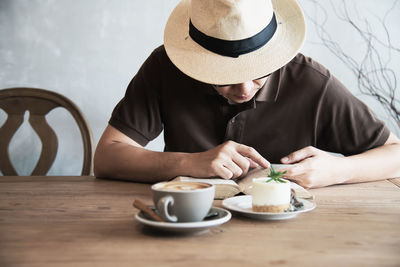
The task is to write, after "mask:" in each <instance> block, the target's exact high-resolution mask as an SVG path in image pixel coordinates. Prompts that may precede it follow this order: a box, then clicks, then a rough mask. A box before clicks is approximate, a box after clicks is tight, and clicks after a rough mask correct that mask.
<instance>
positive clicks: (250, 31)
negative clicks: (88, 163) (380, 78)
mask: <svg viewBox="0 0 400 267" xmlns="http://www.w3.org/2000/svg"><path fill="white" fill-rule="evenodd" d="M304 36H305V23H304V17H303V15H302V12H301V9H300V7H299V6H298V4H297V3H296V2H295V1H294V0H273V1H272V3H271V2H270V1H268V0H254V1H246V0H236V1H223V0H192V1H187V0H184V1H182V2H181V3H180V4H179V5H178V6H177V7H176V8H175V10H174V11H173V12H172V14H171V16H170V18H169V19H168V22H167V25H166V28H165V34H164V46H161V47H159V48H157V49H156V50H155V51H154V52H153V53H152V54H151V55H150V57H149V58H148V59H147V60H146V62H145V63H144V64H143V66H142V67H141V69H140V70H139V72H138V73H137V75H136V76H135V77H134V78H133V80H132V82H131V83H130V85H129V87H128V89H127V92H126V95H125V97H124V98H123V99H122V100H121V101H120V103H119V104H118V105H117V107H116V108H115V109H114V112H113V115H112V117H111V119H110V121H109V125H108V127H107V128H106V130H105V132H104V134H103V136H102V137H101V140H100V142H99V144H98V147H97V150H96V154H95V174H96V176H103V177H113V178H118V179H129V180H134V181H143V182H156V181H160V180H167V179H171V178H173V177H175V176H178V175H186V176H193V177H215V176H219V177H222V178H224V179H234V178H237V177H240V176H242V175H245V174H246V173H247V172H248V170H249V169H250V168H253V167H256V166H261V167H263V168H269V166H270V162H272V163H279V162H280V163H284V164H293V166H291V167H288V168H287V174H286V177H287V178H288V179H291V180H293V181H296V182H297V183H299V184H300V185H302V186H305V187H308V188H309V187H321V186H327V185H331V184H338V183H354V182H363V181H371V180H377V179H384V178H390V177H396V176H400V168H399V166H400V141H399V139H398V138H397V137H395V136H394V135H393V134H392V133H391V132H390V131H389V130H388V129H387V128H386V126H385V125H384V124H383V123H382V122H381V121H379V120H377V119H376V118H375V117H374V116H373V115H372V113H371V112H370V111H369V109H368V108H367V107H366V106H365V105H364V104H363V103H361V102H360V101H359V100H358V99H356V98H355V97H354V96H352V95H351V94H350V93H349V91H348V90H346V88H344V86H343V85H342V84H341V83H340V82H339V81H338V80H337V79H336V78H335V77H333V76H332V75H331V74H330V73H329V71H327V70H326V69H325V68H324V67H323V66H321V65H319V64H318V63H317V62H315V61H313V60H312V59H310V58H307V57H304V56H303V55H301V54H298V51H299V49H300V48H301V46H302V43H303V40H304ZM162 130H164V140H165V152H154V151H149V150H147V149H145V148H143V146H145V145H146V144H147V143H148V142H149V141H150V140H152V139H154V138H155V137H157V135H158V134H159V133H160V132H161V131H162ZM325 151H330V152H336V153H342V154H344V155H345V157H337V156H333V155H332V154H329V153H327V152H325Z"/></svg>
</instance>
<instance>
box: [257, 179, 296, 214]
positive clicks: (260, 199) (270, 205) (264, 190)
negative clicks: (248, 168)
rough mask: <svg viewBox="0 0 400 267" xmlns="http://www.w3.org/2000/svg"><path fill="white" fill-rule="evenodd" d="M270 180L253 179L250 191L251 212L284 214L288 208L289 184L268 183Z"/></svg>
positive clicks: (286, 181)
mask: <svg viewBox="0 0 400 267" xmlns="http://www.w3.org/2000/svg"><path fill="white" fill-rule="evenodd" d="M269 179H270V178H268V177H263V178H254V179H253V187H252V189H251V195H252V202H253V205H252V206H253V211H257V212H259V211H261V212H284V211H285V210H288V209H289V208H290V182H289V181H288V180H285V179H282V178H281V180H283V181H285V183H281V182H277V181H270V182H267V181H268V180H269Z"/></svg>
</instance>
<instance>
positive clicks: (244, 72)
mask: <svg viewBox="0 0 400 267" xmlns="http://www.w3.org/2000/svg"><path fill="white" fill-rule="evenodd" d="M190 2H191V1H190V0H183V1H181V2H180V3H179V4H178V5H177V6H176V7H175V9H174V10H173V11H172V13H171V15H170V17H169V19H168V21H167V24H166V26H165V31H164V46H165V50H166V52H167V55H168V57H169V58H170V60H171V61H172V63H174V65H175V66H176V67H177V68H178V69H179V70H181V71H182V72H183V73H185V74H186V75H188V76H190V77H192V78H194V79H196V80H199V81H201V82H205V83H209V84H236V83H242V82H245V81H251V80H254V79H257V78H259V77H262V76H264V75H266V74H269V73H271V72H273V71H275V70H277V69H279V68H281V67H282V66H284V65H285V64H286V63H288V62H289V61H290V60H291V59H292V58H293V57H294V56H296V54H297V53H298V51H299V50H300V48H301V47H302V45H303V42H304V38H305V30H306V27H305V21H304V16H303V13H302V11H301V8H300V6H299V5H298V3H297V2H296V1H295V0H272V5H273V7H274V12H275V16H276V20H277V23H278V27H277V30H276V32H275V34H274V36H273V37H272V39H271V40H269V42H268V43H267V44H265V45H264V46H263V47H261V48H260V49H258V50H256V51H253V52H251V53H247V54H243V55H240V56H239V57H238V58H232V57H226V56H221V55H218V54H216V53H213V52H210V51H208V50H207V49H205V48H203V47H202V46H200V45H199V44H197V43H196V42H195V41H193V40H192V38H190V36H189V20H190Z"/></svg>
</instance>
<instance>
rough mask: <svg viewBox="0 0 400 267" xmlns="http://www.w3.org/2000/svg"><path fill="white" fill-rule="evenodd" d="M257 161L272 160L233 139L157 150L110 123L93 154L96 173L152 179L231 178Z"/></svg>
mask: <svg viewBox="0 0 400 267" xmlns="http://www.w3.org/2000/svg"><path fill="white" fill-rule="evenodd" d="M258 165H260V166H262V167H264V168H268V167H269V162H268V161H267V160H266V159H264V158H263V157H262V156H261V155H260V154H259V153H258V152H257V151H255V150H254V149H253V148H251V147H248V146H245V145H241V144H238V143H235V142H233V141H228V142H225V143H224V144H221V145H219V146H217V147H215V148H213V149H210V150H208V151H205V152H201V153H178V152H155V151H150V150H147V149H145V148H143V147H142V146H141V145H139V144H138V143H137V142H135V141H134V140H132V139H131V138H129V137H128V136H126V135H124V134H123V133H122V132H120V131H119V130H117V129H115V128H114V127H112V126H110V125H109V126H107V128H106V130H105V131H104V133H103V136H102V137H101V139H100V141H99V144H98V145H97V148H96V152H95V156H94V173H95V175H96V176H97V177H109V178H117V179H124V180H132V181H140V182H151V183H152V182H157V181H162V180H168V179H171V178H174V177H176V176H179V175H185V176H193V177H215V176H219V177H222V178H225V179H232V178H236V177H239V176H241V175H244V174H246V173H247V171H248V170H249V168H251V167H255V166H258Z"/></svg>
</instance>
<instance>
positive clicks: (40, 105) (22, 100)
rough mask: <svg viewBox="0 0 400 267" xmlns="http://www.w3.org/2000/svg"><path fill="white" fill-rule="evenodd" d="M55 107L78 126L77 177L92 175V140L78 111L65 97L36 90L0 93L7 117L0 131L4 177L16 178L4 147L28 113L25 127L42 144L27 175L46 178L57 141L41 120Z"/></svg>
mask: <svg viewBox="0 0 400 267" xmlns="http://www.w3.org/2000/svg"><path fill="white" fill-rule="evenodd" d="M56 107H63V108H65V109H66V110H68V111H69V112H70V114H71V115H72V117H73V118H74V119H75V121H76V123H77V124H78V126H79V129H80V132H81V136H82V140H83V151H84V156H83V166H82V173H81V174H82V175H91V174H92V173H93V136H92V132H91V130H90V127H89V124H88V122H87V120H86V118H85V117H84V115H83V113H82V112H81V111H80V110H79V108H78V107H77V106H76V105H75V104H74V103H73V102H72V101H71V100H69V99H68V98H66V97H65V96H62V95H60V94H58V93H55V92H52V91H48V90H44V89H37V88H9V89H2V90H0V108H1V109H3V110H4V111H5V112H6V113H7V115H8V117H7V120H6V121H5V123H4V124H3V126H2V127H1V128H0V170H1V172H2V173H3V174H4V175H18V174H17V172H16V170H15V168H14V167H13V165H12V164H11V161H10V158H9V154H8V146H9V143H10V140H11V138H12V137H13V135H14V134H15V132H16V131H17V130H18V128H19V127H20V126H21V124H22V123H23V120H24V114H25V112H26V111H27V110H28V111H29V113H30V116H29V123H30V125H31V126H32V128H33V129H34V130H35V132H36V133H37V134H38V136H39V138H40V141H41V143H42V150H41V153H40V157H39V160H38V162H37V164H36V167H35V168H34V170H33V171H32V173H31V175H46V174H47V172H48V171H49V169H50V167H51V166H52V164H53V162H54V160H55V157H56V155H57V150H58V140H57V135H56V134H55V132H54V130H53V129H52V128H51V127H50V125H49V124H48V123H47V121H46V117H45V116H46V114H48V113H49V112H50V111H51V110H53V109H54V108H56Z"/></svg>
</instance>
